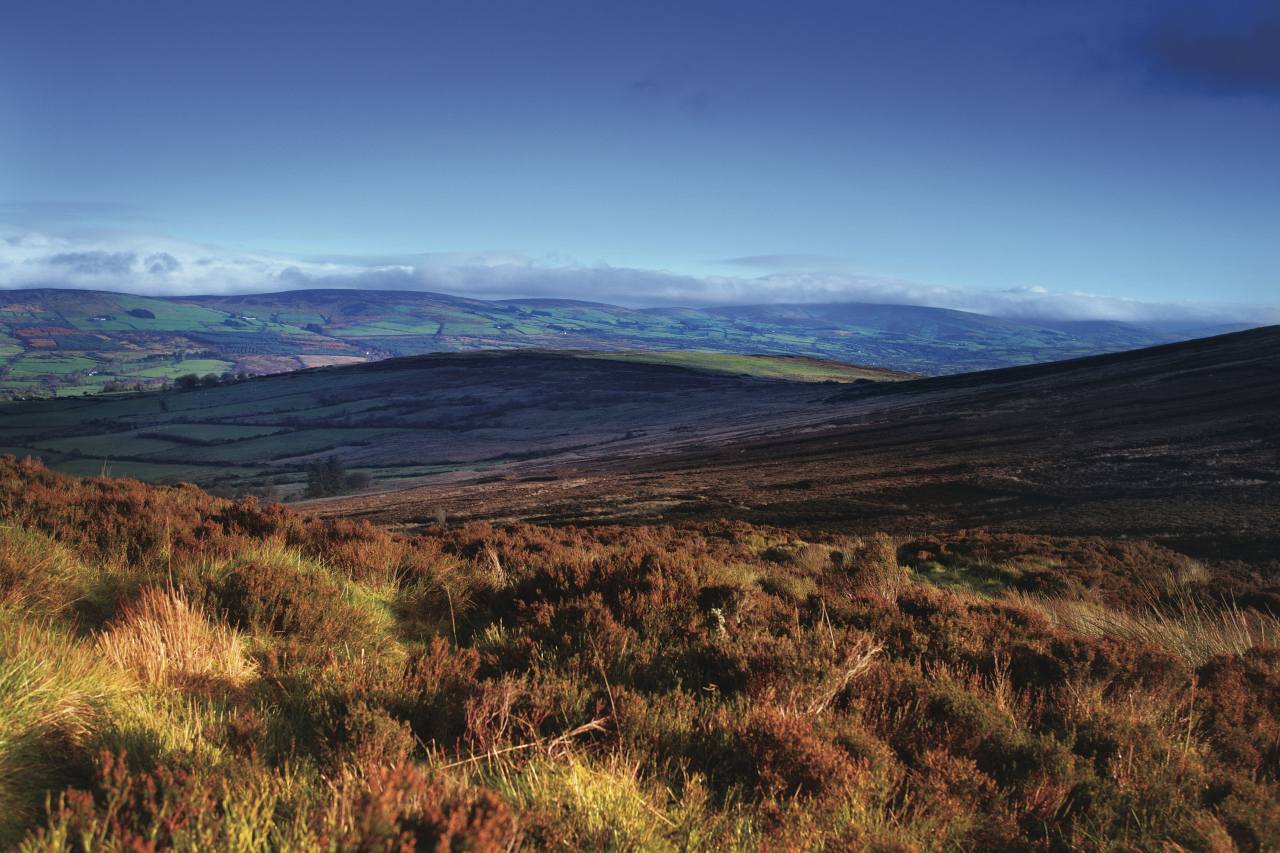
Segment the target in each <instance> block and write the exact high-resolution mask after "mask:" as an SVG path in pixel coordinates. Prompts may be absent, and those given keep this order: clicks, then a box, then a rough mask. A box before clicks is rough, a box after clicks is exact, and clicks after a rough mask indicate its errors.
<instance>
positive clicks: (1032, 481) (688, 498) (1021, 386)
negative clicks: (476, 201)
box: [314, 326, 1280, 560]
mask: <svg viewBox="0 0 1280 853" xmlns="http://www.w3.org/2000/svg"><path fill="white" fill-rule="evenodd" d="M821 388H822V393H821V394H818V395H810V396H808V397H807V398H806V397H803V395H802V399H801V400H800V405H798V406H795V407H792V408H789V409H781V408H780V409H779V410H778V411H776V412H774V413H773V414H771V416H770V417H769V418H764V419H760V418H748V417H743V418H741V419H739V418H736V417H730V418H722V419H721V420H719V421H717V422H715V423H714V424H712V426H711V428H710V429H708V430H706V431H704V432H702V433H700V434H689V435H684V436H682V437H681V439H680V440H678V441H674V440H670V439H668V438H666V437H663V438H662V439H660V440H658V441H651V442H649V444H648V445H647V446H648V453H647V454H646V453H643V452H640V450H639V448H633V450H632V452H630V453H627V454H622V453H621V452H619V453H614V454H612V455H611V456H609V457H608V458H588V459H555V458H544V459H538V460H526V461H523V462H521V463H519V464H518V465H517V466H514V467H513V468H512V470H510V471H509V472H508V473H507V474H506V476H503V477H502V478H500V479H499V478H494V477H492V475H493V474H494V473H497V472H493V471H491V472H490V475H491V477H490V478H489V479H488V481H487V482H481V481H477V480H476V479H474V478H473V479H472V480H471V481H469V482H466V481H462V482H459V481H458V476H457V475H455V476H454V477H452V478H437V480H436V481H435V482H432V483H430V484H427V485H423V486H421V487H418V488H416V489H411V490H406V491H395V492H387V493H383V494H374V495H367V496H354V497H350V498H339V499H334V500H332V501H329V502H321V503H318V504H316V505H315V507H314V508H315V509H316V510H319V511H324V512H334V513H338V514H342V515H347V516H349V515H352V514H360V515H363V516H365V517H368V518H372V519H376V520H378V521H380V522H383V523H393V524H414V523H423V522H425V521H429V520H430V517H431V513H432V512H435V511H444V512H446V513H447V514H448V515H449V517H456V518H460V519H491V520H510V519H522V520H530V521H538V522H544V523H557V524H562V523H582V522H599V521H607V520H619V519H629V520H634V521H659V520H672V519H682V518H694V519H700V518H726V517H727V518H737V519H742V520H744V521H750V522H756V523H773V524H787V525H794V526H802V527H816V528H822V529H839V530H843V531H848V532H865V531H869V530H889V531H895V532H899V533H904V532H910V531H913V530H920V529H933V528H964V527H991V528H998V529H1002V530H1010V531H1033V532H1039V533H1057V534H1062V533H1071V534H1076V535H1084V534H1098V535H1112V536H1114V535H1120V534H1128V535H1135V534H1137V535H1143V536H1148V537H1155V538H1162V537H1169V538H1172V539H1177V540H1178V541H1179V542H1183V543H1192V542H1194V543H1195V544H1194V549H1195V550H1196V551H1197V553H1214V552H1220V553H1235V552H1236V551H1239V552H1240V553H1243V554H1248V555H1250V556H1251V558H1265V559H1270V560H1274V559H1275V555H1276V554H1277V553H1280V512H1277V507H1280V431H1277V429H1276V425H1277V423H1278V422H1280V421H1278V419H1280V327H1274V326H1273V327H1267V328H1263V329H1256V330H1252V331H1247V332H1237V333H1233V334H1229V335H1224V336H1219V337H1214V338H1206V339H1199V340H1195V341H1188V342H1184V343H1178V344H1170V345H1164V346H1160V347H1153V348H1149V349H1144V350H1137V351H1133V352H1126V353H1116V354H1111V355H1103V356H1094V357H1089V358H1083V359H1076V360H1069V361H1063V362H1056V363H1052V364H1043V365H1033V366H1027V367H1018V368H1006V369H1002V370H995V371H987V372H979V373H971V374H964V375H959V376H946V377H933V378H924V379H916V380H912V381H906V382H895V383H876V384H867V385H854V386H840V387H836V388H834V389H832V388H831V387H830V386H821ZM625 447H626V445H625V444H624V445H619V447H618V448H617V449H618V450H619V451H621V450H622V449H623V448H625ZM1187 547H1192V545H1190V544H1188V545H1187Z"/></svg>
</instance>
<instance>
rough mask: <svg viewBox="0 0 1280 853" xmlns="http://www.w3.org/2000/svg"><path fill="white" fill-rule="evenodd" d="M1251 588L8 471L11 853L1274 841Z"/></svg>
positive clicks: (1262, 592)
mask: <svg viewBox="0 0 1280 853" xmlns="http://www.w3.org/2000/svg"><path fill="white" fill-rule="evenodd" d="M1268 583H1269V581H1267V579H1266V578H1264V577H1261V576H1258V575H1253V574H1250V573H1249V572H1239V573H1236V574H1233V575H1230V576H1218V575H1216V574H1214V573H1213V572H1212V571H1210V570H1209V569H1206V567H1204V566H1203V565H1200V564H1197V563H1196V562H1194V561H1192V560H1190V559H1188V558H1186V557H1184V556H1182V555H1179V554H1177V553H1175V552H1173V551H1170V550H1167V549H1165V548H1163V547H1160V546H1158V545H1155V544H1151V543H1146V542H1142V541H1139V540H1126V541H1124V542H1119V541H1116V542H1108V541H1106V540H1098V539H1089V540H1071V539H1061V540H1049V539H1044V538H1040V537H1035V536H1023V535H997V534H987V533H984V532H983V531H968V532H965V533H963V534H954V535H947V536H936V537H924V538H919V539H914V540H909V539H902V538H899V539H893V538H890V537H888V536H885V535H872V536H859V537H854V536H848V535H835V534H824V533H821V532H798V531H792V530H783V529H778V528H771V527H763V526H753V525H749V524H746V523H742V522H728V521H725V522H714V521H706V522H698V523H693V522H689V523H682V524H672V525H637V526H616V525H612V526H611V525H606V526H598V527H591V528H581V527H578V528H575V527H558V528H551V527H538V526H530V525H523V524H516V525H509V526H492V525H489V524H479V523H472V524H466V525H462V526H454V527H447V526H445V525H442V524H436V525H432V526H429V527H427V528H425V529H424V530H423V531H422V532H420V533H418V534H416V535H395V534H392V533H389V532H387V531H386V530H383V529H380V528H376V527H373V526H371V525H369V524H367V523H358V522H352V521H346V520H337V521H321V520H318V519H314V518H310V517H307V516H304V515H300V514H297V513H294V512H292V511H290V510H288V509H285V508H283V507H281V506H279V505H275V504H271V505H260V504H259V503H258V502H256V501H254V500H252V499H249V500H243V501H239V502H233V501H228V500H224V499H219V498H214V497H211V496H209V495H208V494H206V493H204V492H202V491H201V490H199V489H198V488H196V487H194V486H189V485H175V486H147V485H143V484H140V483H137V482H133V481H125V480H108V479H78V478H73V477H69V476H66V475H62V474H57V473H53V472H51V471H49V470H47V469H45V468H44V467H43V466H42V465H40V464H39V463H36V462H31V461H18V460H17V459H15V458H13V457H7V458H3V459H2V460H0V845H2V846H5V847H17V848H18V849H23V850H47V849H63V848H72V849H81V850H89V849H93V850H122V849H130V850H145V849H156V848H166V847H171V846H173V847H180V848H186V849H243V850H257V849H286V848H287V849H308V848H310V849H366V850H375V849H436V850H502V849H512V848H518V847H527V848H562V849H563V848H572V849H645V850H648V849H653V850H661V849H678V848H707V847H716V848H726V849H735V848H736V849H758V848H762V847H767V848H771V849H786V848H802V849H811V848H828V849H858V848H862V849H880V850H911V849H974V848H984V849H1005V850H1017V849H1024V850H1066V849H1098V850H1106V849H1117V850H1118V849H1124V850H1137V849H1192V850H1222V849H1231V848H1232V847H1236V848H1240V849H1245V850H1263V849H1275V848H1276V847H1277V846H1280V649H1277V648H1276V644H1277V642H1278V641H1280V633H1278V627H1280V626H1278V624H1277V620H1276V619H1275V617H1274V616H1272V615H1271V614H1270V612H1269V610H1270V609H1272V608H1273V607H1274V605H1275V600H1274V594H1273V593H1274V589H1273V587H1270V586H1268Z"/></svg>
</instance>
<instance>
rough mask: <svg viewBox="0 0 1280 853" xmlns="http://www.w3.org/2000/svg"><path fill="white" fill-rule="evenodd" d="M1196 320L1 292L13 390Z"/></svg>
mask: <svg viewBox="0 0 1280 853" xmlns="http://www.w3.org/2000/svg"><path fill="white" fill-rule="evenodd" d="M1192 336H1194V330H1192V329H1177V330H1171V329H1158V328H1145V327H1138V326H1132V325H1126V324H1122V323H1110V322H1091V323H1051V322H1026V321H1015V320H1008V319H1000V318H995V317H987V316H983V315H980V314H972V313H966V312H961V311H950V310H946V309H940V308H923V307H917V306H904V305H864V304H829V305H764V306H741V307H726V308H708V309H698V310H695V309H683V308H682V309H641V310H637V309H630V308H622V307H619V306H614V305H604V304H598V303H589V302H580V301H567V300H554V299H538V300H529V299H525V300H520V299H516V300H506V301H482V300H476V299H465V298H461V297H455V296H445V295H443V294H436V293H422V292H411V291H352V290H297V291H287V292H283V293H271V294H252V295H243V296H194V297H184V298H152V297H142V296H131V295H125V294H118V293H104V292H94V291H80V290H56V289H52V290H51V289H45V290H12V291H4V292H0V393H6V394H9V395H48V394H52V393H55V392H56V393H60V394H80V393H91V392H98V391H102V390H104V389H107V390H112V389H118V388H120V387H122V386H124V387H159V386H161V385H162V384H164V383H165V382H169V381H172V380H174V379H176V378H178V377H180V376H183V375H186V374H196V375H199V376H204V375H208V374H214V375H223V374H250V375H260V374H269V373H281V372H286V371H290V370H297V369H301V368H306V367H316V366H321V365H330V364H352V363H360V362H365V361H371V360H378V359H383V358H390V357H395V356H404V355H419V354H424V353H431V352H457V351H467V350H477V349H516V348H541V349H546V348H551V349H588V350H711V351H717V352H724V353H738V354H743V353H746V354H750V353H770V354H782V355H800V356H805V357H816V358H821V359H827V360H834V361H842V362H847V363H852V364H860V365H874V366H877V367H883V368H887V369H891V370H898V371H906V372H912V373H921V374H930V375H932V374H949V373H958V372H964V371H971V370H980V369H985V368H995V367H1004V366H1009V365H1016V364H1027V363H1033V362H1043V361H1050V360H1056V359H1063V358H1070V357H1073V356H1080V355H1088V354H1093V353H1099V352H1108V351H1115V350H1123V349H1132V348H1134V347H1140V346H1147V345H1151V344H1157V343H1163V342H1168V341H1173V340H1180V339H1183V338H1186V337H1192Z"/></svg>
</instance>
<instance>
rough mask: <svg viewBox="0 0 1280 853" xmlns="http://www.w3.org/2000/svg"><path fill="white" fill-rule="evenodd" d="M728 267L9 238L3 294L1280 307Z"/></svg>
mask: <svg viewBox="0 0 1280 853" xmlns="http://www.w3.org/2000/svg"><path fill="white" fill-rule="evenodd" d="M721 263H723V264H724V265H725V266H727V267H734V268H737V269H742V270H748V271H750V272H754V273H756V274H755V275H708V276H695V275H685V274H680V273H674V272H668V271H664V270H650V269H634V268H627V267H616V266H607V265H582V264H577V263H573V262H567V261H558V262H557V261H554V260H553V261H551V262H547V261H537V260H534V259H532V258H530V257H528V256H525V255H522V254H520V253H517V252H438V253H424V254H418V255H405V256H388V257H359V256H334V257H326V258H300V257H292V256H288V255H279V254H266V253H258V252H234V251H227V250H223V249H216V248H212V247H209V246H204V245H201V244H198V243H192V242H188V241H183V240H176V239H173V238H168V237H158V236H152V235H145V234H138V233H126V232H116V231H103V232H86V233H80V234H75V235H54V234H50V233H44V232H39V231H33V230H25V229H18V228H11V229H0V289H8V290H14V289H22V288H43V287H50V288H72V289H81V290H110V291H118V292H124V293H136V294H140V295H148V296H195V295H225V294H238V293H267V292H272V291H281V290H298V289H306V288H355V289H368V290H379V289H380V290H422V291H436V292H442V293H448V294H451V295H455V296H464V297H471V298H475V299H515V298H548V299H550V298H555V299H577V300H588V301H595V302H607V303H612V304H618V305H625V306H629V307H636V308H645V307H676V306H683V307H705V306H716V305H750V304H767V303H773V304H778V303H810V304H812V303H824V302H869V303H882V304H900V305H921V306H930V307H936V308H950V309H954V310H960V311H971V312H975V313H980V314H989V315H992V316H998V317H1010V318H1018V319H1027V320H1031V319H1040V320H1114V321H1121V322H1129V323H1139V324H1141V323H1149V324H1165V325H1169V324H1196V325H1200V324H1203V325H1212V324H1253V325H1256V324H1266V323H1280V306H1259V305H1241V304H1231V303H1209V302H1185V301H1184V302H1154V301H1143V300H1136V299H1124V298H1116V297H1108V296H1099V295H1094V294H1089V293H1085V292H1073V293H1064V292H1056V291H1050V290H1047V289H1045V288H1042V287H1036V286H1027V287H1020V288H1012V289H1002V290H977V289H967V288H958V287H948V286H944V285H936V284H925V283H920V282H912V281H905V280H901V279H895V278H888V277H882V276H873V275H864V274H858V273H856V272H854V271H851V270H849V269H847V268H846V267H845V263H844V262H843V261H841V259H839V258H827V257H815V256H805V255H760V256H753V257H746V258H733V259H728V260H725V261H723V262H721Z"/></svg>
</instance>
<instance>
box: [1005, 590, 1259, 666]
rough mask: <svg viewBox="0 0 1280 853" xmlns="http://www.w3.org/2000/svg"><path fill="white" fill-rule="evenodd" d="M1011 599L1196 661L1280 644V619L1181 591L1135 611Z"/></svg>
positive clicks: (1094, 631)
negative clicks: (1170, 599)
mask: <svg viewBox="0 0 1280 853" xmlns="http://www.w3.org/2000/svg"><path fill="white" fill-rule="evenodd" d="M1008 600H1010V601H1013V602H1016V603H1017V604H1019V605H1021V606H1025V607H1028V608H1030V609H1033V610H1035V611H1037V612H1039V613H1041V614H1043V615H1044V616H1045V617H1047V618H1048V619H1049V621H1050V622H1052V623H1053V624H1055V625H1058V626H1060V627H1062V628H1064V629H1066V630H1068V631H1070V632H1071V633H1073V634H1079V635H1081V636H1086V637H1114V638H1117V639H1121V640H1127V641H1131V642H1135V643H1143V644H1146V645H1150V646H1155V647H1157V648H1162V649H1167V650H1169V651H1170V652H1173V653H1174V654H1176V655H1177V656H1178V657H1180V658H1182V659H1183V660H1185V661H1186V662H1187V663H1188V664H1190V665H1192V666H1199V665H1200V664H1202V663H1204V662H1205V661H1207V660H1209V659H1210V658H1212V657H1214V656H1215V655H1242V654H1244V653H1245V652H1247V651H1249V650H1250V649H1252V648H1256V647H1259V646H1263V647H1265V646H1280V618H1277V617H1276V616H1274V615H1272V614H1269V613H1260V612H1258V611H1256V610H1249V611H1246V610H1243V609H1241V608H1239V607H1237V606H1235V605H1228V606H1225V607H1210V606H1208V605H1206V604H1205V603H1203V602H1201V601H1197V600H1196V599H1193V598H1191V597H1190V596H1186V595H1182V596H1179V597H1178V598H1176V599H1175V600H1174V601H1173V602H1172V603H1168V602H1156V603H1152V604H1149V605H1147V606H1145V607H1140V608H1139V609H1137V610H1135V611H1127V610H1121V609H1118V608H1116V607H1110V606H1107V605H1105V604H1100V603H1098V602H1091V601H1080V600H1074V599H1065V598H1041V597H1037V596H1031V595H1026V594H1019V593H1011V594H1009V595H1008Z"/></svg>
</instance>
